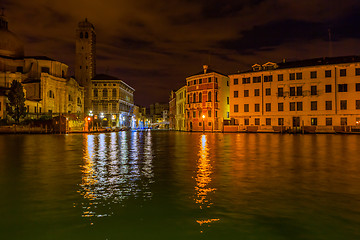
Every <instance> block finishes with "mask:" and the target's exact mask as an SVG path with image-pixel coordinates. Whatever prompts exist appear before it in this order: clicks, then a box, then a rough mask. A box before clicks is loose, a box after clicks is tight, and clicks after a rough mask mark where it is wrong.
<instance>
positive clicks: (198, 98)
mask: <svg viewBox="0 0 360 240" xmlns="http://www.w3.org/2000/svg"><path fill="white" fill-rule="evenodd" d="M211 97H212V93H211V92H210V91H209V92H208V93H207V101H206V102H211V101H212V98H211ZM191 100H192V101H191ZM202 101H203V95H202V93H201V92H200V93H199V94H196V93H193V94H188V99H187V102H188V103H191V102H193V103H196V102H202ZM215 101H216V102H217V101H218V93H217V92H215Z"/></svg>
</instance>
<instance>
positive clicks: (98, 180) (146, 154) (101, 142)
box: [79, 132, 154, 218]
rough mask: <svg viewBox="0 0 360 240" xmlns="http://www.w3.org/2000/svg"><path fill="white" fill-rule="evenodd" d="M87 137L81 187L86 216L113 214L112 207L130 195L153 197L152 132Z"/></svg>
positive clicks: (143, 197)
mask: <svg viewBox="0 0 360 240" xmlns="http://www.w3.org/2000/svg"><path fill="white" fill-rule="evenodd" d="M84 141H85V142H84V144H85V148H84V149H85V151H84V155H83V165H82V166H81V167H82V183H81V185H80V187H81V188H80V190H79V192H80V194H81V195H82V196H83V197H84V201H83V202H82V209H83V214H82V216H83V217H86V218H92V217H108V216H111V215H113V214H114V212H113V208H114V207H116V206H117V204H119V203H122V202H123V201H125V200H127V199H129V198H141V199H142V200H146V199H151V197H152V191H151V184H152V183H153V177H154V174H153V163H152V158H153V153H152V147H151V146H152V143H151V135H150V133H149V132H148V133H137V132H132V133H131V134H129V133H126V132H119V133H111V134H98V135H86V137H85V139H84ZM139 143H141V146H140V145H139ZM122 206H123V205H122Z"/></svg>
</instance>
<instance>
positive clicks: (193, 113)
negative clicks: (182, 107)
mask: <svg viewBox="0 0 360 240" xmlns="http://www.w3.org/2000/svg"><path fill="white" fill-rule="evenodd" d="M211 113H212V110H208V111H207V116H206V115H205V114H204V113H203V112H202V110H200V111H193V112H192V117H193V118H196V114H198V118H203V116H205V117H207V118H211V117H212V114H211ZM187 117H188V118H190V112H189V111H188V112H187ZM215 117H218V112H217V111H215Z"/></svg>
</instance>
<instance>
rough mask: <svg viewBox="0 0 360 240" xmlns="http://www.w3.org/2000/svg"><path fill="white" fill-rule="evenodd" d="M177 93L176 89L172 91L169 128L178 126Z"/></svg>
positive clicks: (172, 128)
mask: <svg viewBox="0 0 360 240" xmlns="http://www.w3.org/2000/svg"><path fill="white" fill-rule="evenodd" d="M175 116H176V94H175V92H174V91H171V92H170V98H169V129H171V130H175V127H176V119H175Z"/></svg>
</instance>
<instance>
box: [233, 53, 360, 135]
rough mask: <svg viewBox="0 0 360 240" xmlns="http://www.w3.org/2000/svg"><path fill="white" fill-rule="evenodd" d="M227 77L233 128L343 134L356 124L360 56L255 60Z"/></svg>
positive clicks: (359, 120)
mask: <svg viewBox="0 0 360 240" xmlns="http://www.w3.org/2000/svg"><path fill="white" fill-rule="evenodd" d="M229 77H230V104H231V108H230V117H231V119H232V120H231V124H232V127H233V126H236V128H235V130H237V131H242V130H244V131H246V130H248V131H284V130H290V131H297V130H298V131H299V130H302V131H306V132H337V131H340V132H341V131H351V129H353V130H355V129H356V128H358V127H359V125H360V57H358V56H349V57H336V58H318V59H309V60H303V61H296V62H282V63H272V62H268V63H266V64H263V65H259V64H255V65H253V66H252V69H251V70H249V71H246V72H241V73H236V74H231V75H229ZM232 129H233V130H234V128H232Z"/></svg>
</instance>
